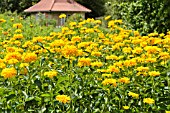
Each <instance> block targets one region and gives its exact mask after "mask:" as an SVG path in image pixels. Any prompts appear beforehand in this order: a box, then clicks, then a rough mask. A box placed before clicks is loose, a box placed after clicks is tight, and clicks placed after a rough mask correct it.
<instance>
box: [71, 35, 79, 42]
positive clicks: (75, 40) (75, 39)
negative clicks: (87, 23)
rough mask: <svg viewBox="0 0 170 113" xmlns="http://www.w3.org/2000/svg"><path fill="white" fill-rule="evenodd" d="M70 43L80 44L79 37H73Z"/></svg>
mask: <svg viewBox="0 0 170 113" xmlns="http://www.w3.org/2000/svg"><path fill="white" fill-rule="evenodd" d="M71 41H73V42H80V41H81V37H79V36H73V37H72V39H71Z"/></svg>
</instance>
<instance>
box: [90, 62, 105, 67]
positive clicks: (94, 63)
mask: <svg viewBox="0 0 170 113" xmlns="http://www.w3.org/2000/svg"><path fill="white" fill-rule="evenodd" d="M91 66H92V67H101V66H103V63H102V62H92V63H91Z"/></svg>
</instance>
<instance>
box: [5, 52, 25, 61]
mask: <svg viewBox="0 0 170 113" xmlns="http://www.w3.org/2000/svg"><path fill="white" fill-rule="evenodd" d="M21 57H22V55H21V54H20V53H19V52H12V53H7V54H6V56H5V58H4V61H5V62H8V61H9V60H10V59H17V60H18V61H21V60H22V59H21Z"/></svg>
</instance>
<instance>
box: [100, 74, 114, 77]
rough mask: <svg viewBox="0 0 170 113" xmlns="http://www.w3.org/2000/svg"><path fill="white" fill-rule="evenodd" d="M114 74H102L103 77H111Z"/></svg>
mask: <svg viewBox="0 0 170 113" xmlns="http://www.w3.org/2000/svg"><path fill="white" fill-rule="evenodd" d="M111 76H112V74H102V77H111Z"/></svg>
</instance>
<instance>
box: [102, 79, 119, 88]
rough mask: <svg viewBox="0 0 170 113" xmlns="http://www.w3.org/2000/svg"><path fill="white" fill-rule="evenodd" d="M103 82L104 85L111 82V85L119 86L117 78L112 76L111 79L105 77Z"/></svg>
mask: <svg viewBox="0 0 170 113" xmlns="http://www.w3.org/2000/svg"><path fill="white" fill-rule="evenodd" d="M102 84H103V85H109V84H110V85H113V86H115V87H116V86H117V84H116V79H112V78H111V79H105V80H103V81H102Z"/></svg>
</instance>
